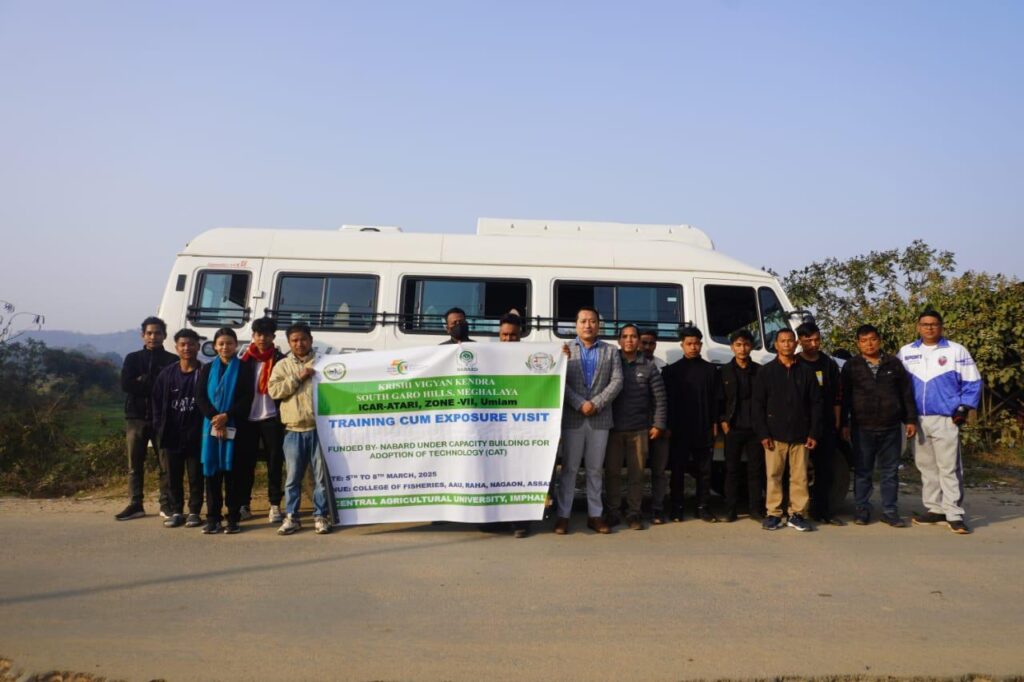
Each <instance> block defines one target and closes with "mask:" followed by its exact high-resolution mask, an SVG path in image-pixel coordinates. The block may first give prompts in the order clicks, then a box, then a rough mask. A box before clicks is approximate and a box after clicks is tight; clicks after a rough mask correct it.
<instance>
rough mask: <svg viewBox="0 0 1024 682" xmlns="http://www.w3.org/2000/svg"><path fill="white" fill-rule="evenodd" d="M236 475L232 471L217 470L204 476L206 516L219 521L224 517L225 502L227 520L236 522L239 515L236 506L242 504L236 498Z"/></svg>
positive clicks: (238, 519)
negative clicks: (225, 505)
mask: <svg viewBox="0 0 1024 682" xmlns="http://www.w3.org/2000/svg"><path fill="white" fill-rule="evenodd" d="M237 478H238V475H237V473H236V472H234V471H218V472H217V473H215V474H214V475H213V476H207V477H206V518H207V519H208V520H210V521H220V520H221V519H223V518H224V516H223V514H222V511H223V507H224V504H225V502H226V503H227V507H228V516H227V518H228V522H231V521H234V522H235V523H238V522H239V521H240V520H241V517H240V515H239V513H238V508H239V507H241V506H242V503H241V501H239V499H238V492H239V486H238V484H237V480H236V479H237Z"/></svg>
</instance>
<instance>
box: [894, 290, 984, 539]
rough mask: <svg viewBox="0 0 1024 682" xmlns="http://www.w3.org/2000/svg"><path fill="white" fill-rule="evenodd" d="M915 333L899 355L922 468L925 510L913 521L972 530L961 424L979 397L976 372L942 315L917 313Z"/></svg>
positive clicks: (916, 455) (916, 459)
mask: <svg viewBox="0 0 1024 682" xmlns="http://www.w3.org/2000/svg"><path fill="white" fill-rule="evenodd" d="M917 332H918V334H919V335H920V338H919V339H918V340H917V341H914V342H913V343H910V344H907V345H906V346H903V348H901V349H900V354H899V357H900V360H901V361H902V362H903V366H904V367H906V368H907V372H908V373H909V374H910V376H911V379H912V380H913V384H914V399H915V402H916V403H917V413H918V415H919V419H920V428H919V429H918V431H917V437H916V438H915V439H914V463H915V464H916V465H917V468H918V470H919V471H920V472H921V498H922V500H923V501H924V506H925V511H924V513H923V514H917V515H915V517H914V525H932V524H937V523H946V524H948V525H949V528H950V530H952V531H953V532H954V533H960V534H967V533H970V532H971V530H970V528H968V526H967V524H966V523H965V522H964V509H963V507H962V506H961V505H962V504H963V500H964V476H963V461H962V459H961V457H960V425H961V424H963V423H964V421H966V419H967V414H968V412H970V410H973V409H976V408H977V407H978V402H979V399H980V398H981V375H980V374H978V368H977V366H975V364H974V360H973V359H972V358H971V354H970V353H968V352H967V349H966V348H964V347H963V346H961V345H960V344H958V343H953V342H952V341H949V340H948V339H946V338H945V337H943V336H942V316H941V315H939V313H937V312H935V311H933V310H927V311H925V312H923V313H921V314H920V315H919V316H918V318H917Z"/></svg>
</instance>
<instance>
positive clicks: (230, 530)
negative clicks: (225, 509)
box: [224, 521, 242, 535]
mask: <svg viewBox="0 0 1024 682" xmlns="http://www.w3.org/2000/svg"><path fill="white" fill-rule="evenodd" d="M224 532H225V533H227V534H228V535H234V534H235V533H241V532H242V527H241V526H239V525H238V521H228V527H227V528H225V529H224Z"/></svg>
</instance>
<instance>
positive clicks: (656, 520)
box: [651, 509, 668, 526]
mask: <svg viewBox="0 0 1024 682" xmlns="http://www.w3.org/2000/svg"><path fill="white" fill-rule="evenodd" d="M666 523H668V517H667V516H666V515H665V512H664V511H662V510H661V509H655V510H654V513H653V514H652V515H651V525H652V526H664V525H665V524H666Z"/></svg>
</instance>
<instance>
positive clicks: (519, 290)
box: [401, 277, 530, 336]
mask: <svg viewBox="0 0 1024 682" xmlns="http://www.w3.org/2000/svg"><path fill="white" fill-rule="evenodd" d="M529 300H530V283H529V281H528V280H509V279H469V278H459V277H405V278H404V279H403V280H402V320H401V329H402V331H404V332H406V333H410V334H443V333H444V318H443V316H444V314H445V312H446V311H447V310H449V309H450V308H462V309H463V310H465V311H466V319H467V321H468V322H469V331H470V333H471V334H477V335H483V336H489V335H496V334H497V333H498V320H499V319H500V318H501V316H502V315H504V314H505V313H508V312H510V311H512V310H516V311H518V313H519V315H520V317H522V318H523V334H524V335H526V334H528V333H529V324H528V323H529V320H528V316H529Z"/></svg>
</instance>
